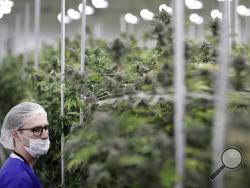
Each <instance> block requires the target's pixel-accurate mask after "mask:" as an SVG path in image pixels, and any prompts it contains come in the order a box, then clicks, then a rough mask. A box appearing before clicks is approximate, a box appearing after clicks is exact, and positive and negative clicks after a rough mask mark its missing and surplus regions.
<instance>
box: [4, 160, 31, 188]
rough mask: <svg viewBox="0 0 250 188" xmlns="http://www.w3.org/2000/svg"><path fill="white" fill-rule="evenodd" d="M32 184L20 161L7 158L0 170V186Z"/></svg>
mask: <svg viewBox="0 0 250 188" xmlns="http://www.w3.org/2000/svg"><path fill="white" fill-rule="evenodd" d="M30 184H31V185H32V180H31V179H30V177H29V175H28V174H27V172H26V170H25V166H24V164H23V162H22V161H20V160H18V159H13V158H8V159H7V160H6V162H5V163H4V165H3V166H2V168H1V170H0V187H1V188H2V187H3V188H5V187H8V188H15V187H19V188H20V187H27V188H29V187H30V186H29V185H30Z"/></svg>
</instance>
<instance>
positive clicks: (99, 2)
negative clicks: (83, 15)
mask: <svg viewBox="0 0 250 188" xmlns="http://www.w3.org/2000/svg"><path fill="white" fill-rule="evenodd" d="M92 4H93V5H94V7H95V8H107V7H108V6H109V3H108V1H106V0H92Z"/></svg>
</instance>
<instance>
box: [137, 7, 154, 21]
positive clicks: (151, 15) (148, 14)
mask: <svg viewBox="0 0 250 188" xmlns="http://www.w3.org/2000/svg"><path fill="white" fill-rule="evenodd" d="M140 15H141V17H142V18H143V19H144V20H153V18H154V13H153V12H150V11H149V10H148V9H142V10H141V11H140Z"/></svg>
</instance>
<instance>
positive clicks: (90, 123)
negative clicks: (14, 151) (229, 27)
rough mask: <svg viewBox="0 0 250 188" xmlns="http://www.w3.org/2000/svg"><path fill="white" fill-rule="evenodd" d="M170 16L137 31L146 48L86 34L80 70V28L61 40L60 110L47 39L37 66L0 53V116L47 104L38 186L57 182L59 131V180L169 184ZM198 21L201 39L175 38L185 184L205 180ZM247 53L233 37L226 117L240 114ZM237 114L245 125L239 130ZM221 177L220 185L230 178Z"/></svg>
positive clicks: (132, 186)
mask: <svg viewBox="0 0 250 188" xmlns="http://www.w3.org/2000/svg"><path fill="white" fill-rule="evenodd" d="M171 22H172V18H171V16H170V15H168V14H167V13H165V12H161V13H160V15H159V16H157V17H156V18H155V20H154V21H153V22H152V25H151V29H149V31H148V32H147V33H145V34H144V35H143V36H142V37H143V40H144V41H145V43H146V42H147V41H154V42H155V46H152V47H150V48H149V47H146V46H139V45H138V42H137V40H136V39H135V38H134V37H133V36H129V35H126V34H123V35H121V36H120V38H118V39H115V40H114V41H113V42H111V43H108V42H105V41H101V40H94V39H93V38H92V37H91V34H89V36H88V37H89V41H88V48H87V49H86V57H85V62H86V71H85V72H84V73H81V72H80V71H79V70H80V43H79V41H80V40H79V39H80V36H76V38H75V39H72V40H69V39H66V54H65V56H66V57H65V59H66V73H65V103H64V105H65V116H64V117H61V116H60V60H59V57H60V43H59V42H58V46H57V47H51V46H44V47H43V48H42V51H41V54H42V55H41V62H40V65H39V69H38V70H37V71H35V70H33V62H32V61H29V62H27V63H26V66H25V67H23V66H22V64H21V63H20V62H22V57H21V56H19V57H14V56H12V55H11V54H10V55H8V56H7V57H6V58H5V59H4V61H3V63H2V65H1V68H0V74H1V75H3V76H2V77H1V78H0V86H1V88H3V89H2V90H1V91H0V97H1V100H0V101H1V104H0V106H1V111H0V112H1V114H0V118H1V120H2V118H3V117H4V114H5V113H6V112H7V111H8V110H9V108H10V107H11V106H13V105H14V104H16V103H18V102H20V101H24V100H33V101H36V102H38V103H40V104H41V105H42V106H44V108H45V109H46V111H47V112H48V118H49V122H50V139H51V148H50V150H49V153H48V155H47V156H45V157H42V158H41V160H40V161H39V163H38V164H37V165H36V168H37V171H38V174H39V176H40V177H41V180H42V182H43V184H44V187H60V154H61V153H60V137H61V133H62V132H64V134H65V135H66V141H65V161H66V168H65V173H66V176H65V177H66V187H72V188H74V187H89V188H94V187H96V188H97V187H98V188H106V187H117V188H127V187H129V188H140V187H141V188H142V187H143V188H146V187H150V188H154V187H156V188H161V187H162V188H169V187H173V185H174V183H175V182H176V181H178V180H179V179H180V178H181V177H178V176H176V173H175V164H174V150H175V148H174V139H173V138H174V132H173V115H174V101H173V94H174V88H173V65H174V63H175V62H173V31H172V24H171ZM208 29H209V31H210V34H209V36H208V37H207V38H206V40H205V41H203V42H198V41H192V40H186V41H185V44H186V47H185V57H186V67H185V68H186V75H185V76H186V86H187V92H188V94H187V103H186V118H185V124H186V137H187V138H186V140H187V145H186V148H185V152H186V160H185V169H186V172H185V177H184V185H185V187H204V188H205V187H211V182H210V181H209V178H208V177H209V175H210V173H211V163H212V161H211V160H212V159H211V157H212V156H211V139H212V135H211V130H212V124H213V116H214V100H213V94H214V93H215V82H216V71H217V69H218V66H217V65H218V63H219V62H217V59H218V58H217V54H218V31H217V30H218V21H215V22H211V24H210V25H209V26H208ZM249 56H250V47H249V46H241V45H236V44H234V47H233V53H232V57H231V59H232V66H231V68H230V74H229V77H230V81H231V82H230V83H231V85H230V92H229V98H230V101H229V105H228V111H229V112H230V113H231V114H232V117H236V116H237V115H238V114H242V113H243V112H244V117H248V115H249V106H250V104H249V103H248V102H247V101H248V100H249V83H250V79H249V76H248V75H249V74H248V73H249V71H250V69H249V64H248V63H247V62H248V61H249V59H250V57H249ZM20 78H22V79H20ZM80 109H82V111H83V113H84V117H83V123H82V124H80V120H79V118H80V117H79V116H80ZM1 122H2V121H1ZM246 122H247V121H245V124H244V125H245V127H244V128H245V131H247V130H249V127H248V126H247V123H246ZM236 124H237V123H236ZM62 125H63V126H62ZM240 146H241V145H239V147H240ZM241 149H242V150H245V149H246V146H244V148H241ZM247 151H249V150H246V152H247ZM244 165H245V166H244V168H243V171H242V172H240V174H241V175H243V174H245V173H248V172H249V170H247V169H249V165H250V164H249V163H244ZM44 169H46V170H44ZM230 178H231V179H229V180H228V181H227V183H228V185H230V184H231V182H233V181H234V177H233V178H232V177H231V176H230ZM237 181H240V183H241V186H240V187H247V185H249V184H248V180H247V178H246V176H242V177H240V178H239V177H237ZM228 187H230V186H228Z"/></svg>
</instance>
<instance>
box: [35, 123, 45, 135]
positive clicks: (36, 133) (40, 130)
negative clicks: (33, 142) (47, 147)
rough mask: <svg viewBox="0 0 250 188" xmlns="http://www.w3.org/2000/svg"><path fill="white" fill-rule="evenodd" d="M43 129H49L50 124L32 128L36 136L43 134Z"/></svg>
mask: <svg viewBox="0 0 250 188" xmlns="http://www.w3.org/2000/svg"><path fill="white" fill-rule="evenodd" d="M43 130H48V126H47V125H46V126H44V127H35V128H34V129H32V131H33V134H34V136H41V135H42V134H43Z"/></svg>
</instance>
